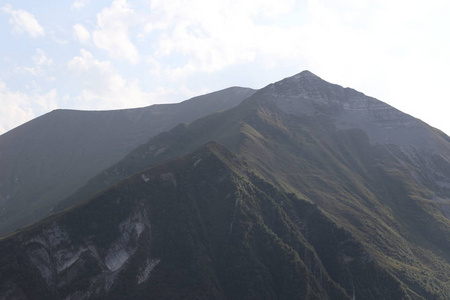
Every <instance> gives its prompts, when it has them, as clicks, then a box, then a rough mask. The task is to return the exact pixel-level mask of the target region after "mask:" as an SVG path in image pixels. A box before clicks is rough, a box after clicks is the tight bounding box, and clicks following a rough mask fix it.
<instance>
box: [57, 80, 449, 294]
mask: <svg viewBox="0 0 450 300" xmlns="http://www.w3.org/2000/svg"><path fill="white" fill-rule="evenodd" d="M377 101H378V100H376V99H373V98H370V97H367V96H365V95H363V94H361V93H359V92H356V91H354V90H351V89H344V88H342V87H339V86H337V85H332V84H329V83H327V82H325V81H323V80H321V79H320V78H318V77H316V76H314V75H312V74H310V73H304V74H300V75H298V76H295V77H293V78H288V79H285V80H283V81H281V82H279V83H276V84H273V85H270V86H268V87H267V88H264V89H262V90H260V91H258V92H256V93H255V94H254V95H253V96H252V97H250V98H249V99H247V100H246V101H244V102H243V103H242V104H241V105H239V106H237V107H236V108H233V109H230V110H228V111H225V112H222V113H220V114H215V115H212V116H207V117H205V118H202V119H199V120H197V121H196V122H193V123H192V124H190V125H181V126H178V127H177V128H174V129H173V130H171V131H169V132H166V133H163V134H161V135H158V136H156V137H155V138H153V139H152V140H150V141H149V142H148V143H147V144H145V145H142V146H140V147H138V148H137V149H136V150H134V151H133V152H131V153H130V154H129V155H128V156H127V157H125V158H124V159H123V160H122V161H121V162H119V163H117V164H116V165H114V166H112V167H111V168H109V169H106V170H105V171H104V172H102V173H100V174H99V175H98V176H96V177H94V178H93V179H92V180H90V182H89V184H88V185H87V186H85V187H84V188H83V189H80V190H79V191H78V192H77V193H75V194H74V195H73V196H72V197H70V198H69V199H67V201H66V202H65V203H64V205H65V206H66V207H67V206H70V205H72V204H74V203H77V202H78V201H79V200H80V199H84V198H85V197H87V196H89V195H90V194H92V193H94V192H96V191H98V190H100V189H102V188H105V187H106V186H108V185H110V184H112V183H114V182H116V181H117V180H120V179H121V178H124V177H126V176H129V175H131V174H133V173H135V172H137V171H139V170H142V169H143V168H145V167H147V166H150V165H153V164H156V163H158V162H161V161H164V160H166V159H170V158H173V157H176V156H178V155H182V154H185V153H189V152H191V151H193V149H195V148H196V147H199V146H200V145H202V144H204V143H206V142H208V141H211V140H214V141H217V142H219V143H221V144H223V145H225V146H226V147H227V148H228V149H230V150H231V151H232V152H234V153H235V154H237V155H238V157H240V159H243V160H245V161H246V163H247V164H248V165H249V166H251V168H252V169H253V170H254V172H255V174H257V176H258V177H260V178H263V179H264V180H265V181H268V182H270V183H271V184H273V185H275V186H277V188H279V189H280V190H282V191H283V192H285V193H292V194H294V195H295V197H298V198H301V199H304V200H306V201H308V202H310V203H313V204H315V205H317V206H318V207H319V208H320V209H321V210H322V211H323V213H324V215H325V216H326V217H327V218H328V219H329V220H330V222H332V223H334V224H337V226H338V227H339V228H342V229H343V230H345V232H347V233H349V234H351V236H352V237H353V238H354V239H355V240H356V241H357V243H360V244H361V245H362V246H363V248H364V249H366V251H367V253H368V255H369V257H371V258H373V260H374V261H375V262H376V263H377V265H379V266H380V267H381V268H382V269H383V271H384V272H388V273H389V274H392V275H393V276H395V277H396V278H397V279H398V280H399V281H400V282H401V286H403V287H404V288H405V289H407V290H408V293H409V295H410V296H411V297H419V298H420V297H423V298H425V299H448V298H450V282H449V278H450V220H449V214H448V211H449V210H448V208H449V203H450V190H449V188H448V186H450V185H449V184H450V173H449V171H448V170H450V139H449V137H448V136H446V135H445V134H443V133H441V132H439V131H437V130H436V129H433V128H431V127H429V126H428V125H426V124H424V123H423V122H421V121H420V120H417V119H414V118H412V117H410V116H408V115H405V114H402V113H401V112H399V111H397V110H395V109H394V108H392V107H389V106H388V105H386V104H384V103H382V102H379V101H378V102H377ZM356 112H358V114H361V115H362V116H360V115H358V114H356ZM382 137H384V138H382ZM64 205H63V206H61V207H60V208H63V207H64ZM347 290H348V288H347ZM363 299H364V298H363Z"/></svg>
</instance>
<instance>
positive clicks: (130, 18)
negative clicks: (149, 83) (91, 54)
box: [92, 0, 139, 64]
mask: <svg viewBox="0 0 450 300" xmlns="http://www.w3.org/2000/svg"><path fill="white" fill-rule="evenodd" d="M136 22H137V15H136V13H135V11H134V10H133V9H131V8H130V6H129V5H128V3H127V1H126V0H115V1H114V2H113V3H112V4H111V7H108V8H104V9H103V10H102V11H101V12H100V13H99V14H98V15H97V25H98V30H95V31H94V32H93V33H92V38H93V41H94V44H95V46H97V47H98V48H100V49H103V50H106V51H107V52H108V53H109V55H110V57H112V58H116V59H123V60H126V61H128V62H130V63H132V64H136V63H137V62H138V61H139V53H138V49H137V47H136V46H135V45H134V44H133V43H132V42H131V40H130V36H129V28H130V27H132V26H133V25H135V24H136Z"/></svg>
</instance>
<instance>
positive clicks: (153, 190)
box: [0, 143, 419, 300]
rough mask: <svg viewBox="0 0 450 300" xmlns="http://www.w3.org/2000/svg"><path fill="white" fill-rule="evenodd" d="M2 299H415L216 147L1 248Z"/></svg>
mask: <svg viewBox="0 0 450 300" xmlns="http://www.w3.org/2000/svg"><path fill="white" fill-rule="evenodd" d="M0 253H1V255H0V262H1V263H0V298H1V299H13V298H14V299H149V298H151V299H334V300H337V299H416V298H417V299H418V298H419V297H417V296H416V295H415V294H414V293H413V292H412V291H410V290H408V289H407V288H406V287H405V286H404V285H402V284H401V282H400V281H399V280H398V279H397V278H396V277H395V276H393V275H392V274H390V273H389V272H387V271H385V270H384V269H383V268H381V267H380V266H379V265H378V264H377V263H376V261H375V260H374V258H373V257H372V256H371V255H370V253H368V252H367V251H366V249H364V247H363V246H362V245H361V244H360V243H359V242H357V241H356V240H355V239H354V238H353V237H352V236H351V235H350V234H349V233H348V232H347V231H345V230H344V229H342V228H340V227H339V226H337V224H335V223H334V222H332V221H331V220H330V219H329V218H328V217H327V216H326V215H324V214H323V213H322V212H321V211H320V209H318V208H317V206H315V205H313V204H311V203H309V202H307V201H305V200H302V199H299V198H298V197H296V196H295V195H294V194H286V193H283V192H281V191H279V190H278V189H276V188H275V187H274V186H272V185H271V184H269V183H268V182H266V181H264V180H263V179H262V178H260V177H258V176H257V175H256V174H255V173H253V172H252V169H251V168H250V166H248V165H247V164H245V163H242V162H241V161H240V160H239V159H238V158H237V157H236V156H234V155H233V154H231V153H230V152H229V151H227V150H226V149H225V148H223V147H222V146H220V145H218V144H216V143H209V144H207V145H205V146H203V147H201V148H200V149H198V150H197V151H195V152H194V153H192V154H189V155H187V156H184V157H181V158H177V159H174V160H171V161H169V162H166V163H164V164H162V165H158V166H155V167H152V168H150V169H148V170H145V171H143V172H141V173H139V174H136V175H134V176H132V177H130V178H127V179H126V180H124V181H122V182H119V183H117V184H115V185H114V186H113V187H111V188H109V189H107V190H105V191H103V192H101V193H99V194H97V195H96V196H94V197H93V198H91V199H89V200H87V201H86V202H85V203H83V204H80V205H78V206H76V207H74V208H72V209H70V210H68V211H64V212H62V213H60V214H58V215H54V216H52V217H50V218H48V219H46V220H44V221H42V222H40V223H38V224H36V225H33V226H32V227H29V228H27V229H25V230H23V231H21V232H19V233H16V234H14V235H12V236H10V237H8V238H4V239H2V240H0Z"/></svg>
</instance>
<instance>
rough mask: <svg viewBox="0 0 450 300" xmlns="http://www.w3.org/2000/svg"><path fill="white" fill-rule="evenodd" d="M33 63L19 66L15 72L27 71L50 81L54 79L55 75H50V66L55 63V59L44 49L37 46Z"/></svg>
mask: <svg viewBox="0 0 450 300" xmlns="http://www.w3.org/2000/svg"><path fill="white" fill-rule="evenodd" d="M32 60H33V65H32V66H25V67H17V68H16V69H15V72H16V73H18V74H23V73H27V74H30V75H33V76H38V77H45V78H46V79H47V80H49V81H53V80H54V77H52V76H48V74H47V71H48V68H49V67H50V66H51V65H52V64H53V59H52V58H49V57H48V56H47V54H46V53H45V52H44V50H42V49H40V48H37V49H36V55H33V56H32Z"/></svg>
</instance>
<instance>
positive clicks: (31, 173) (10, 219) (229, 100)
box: [0, 87, 254, 235]
mask: <svg viewBox="0 0 450 300" xmlns="http://www.w3.org/2000/svg"><path fill="white" fill-rule="evenodd" d="M253 92H254V90H251V89H247V88H238V87H235V88H229V89H225V90H222V91H218V92H215V93H211V94H207V95H204V96H199V97H196V98H193V99H190V100H188V101H185V102H182V103H178V104H164V105H153V106H149V107H144V108H138V109H126V110H116V111H73V110H56V111H53V112H51V113H48V114H46V115H44V116H42V117H39V118H37V119H35V120H32V121H30V122H28V123H27V124H24V125H22V126H20V127H18V128H16V129H13V130H11V131H9V132H7V133H5V134H3V135H1V136H0V165H1V168H0V235H3V234H6V233H8V232H10V231H12V230H14V229H17V228H18V227H20V226H23V225H25V224H27V223H30V222H34V221H36V220H38V219H39V218H42V217H44V216H46V215H47V214H48V211H49V210H50V209H51V208H52V207H53V206H54V205H55V204H56V203H57V202H58V201H59V200H60V199H62V198H64V197H66V196H68V195H70V194H71V193H73V192H74V191H75V190H76V189H77V188H79V187H81V186H83V185H84V184H85V182H86V181H87V180H88V179H89V178H90V177H92V176H94V175H95V174H97V173H98V172H100V171H101V170H103V169H104V168H106V167H109V166H110V165H111V164H113V163H115V162H117V161H119V160H120V159H121V158H122V157H123V156H125V155H126V154H127V153H128V152H130V151H131V150H133V149H134V148H136V147H137V146H139V145H141V144H143V143H145V142H147V141H148V140H149V139H150V138H151V137H152V136H154V135H156V134H158V133H160V132H162V131H165V130H169V129H171V128H172V127H174V126H175V125H177V124H179V123H184V122H192V121H193V120H195V119H197V118H199V117H202V116H206V115H209V114H211V113H214V112H218V111H222V110H226V109H229V108H231V107H234V106H236V105H238V104H239V103H241V102H242V100H244V99H246V98H247V97H249V96H250V95H251V94H253Z"/></svg>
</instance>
